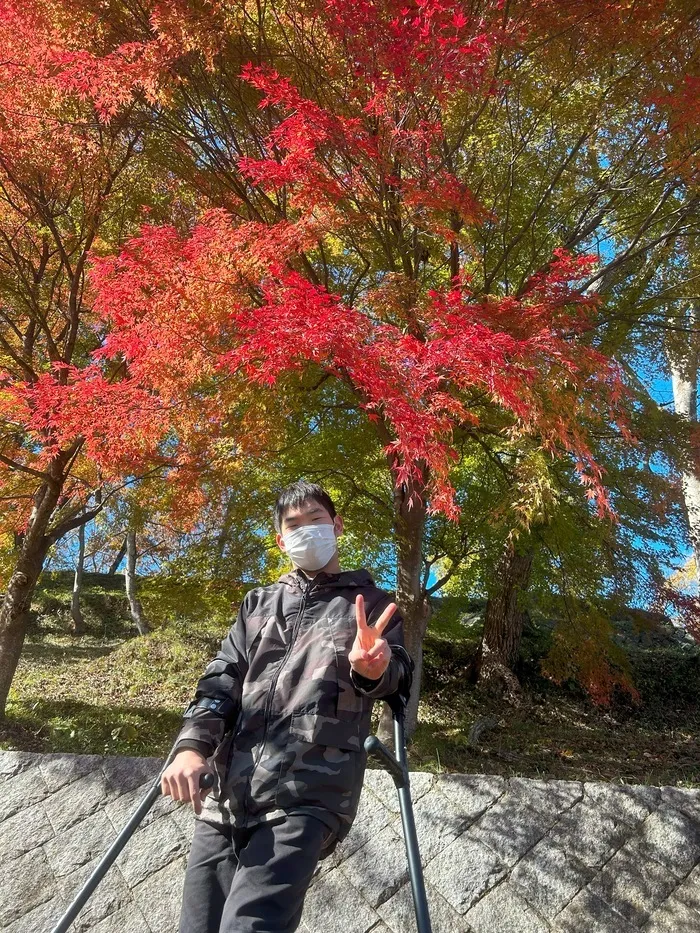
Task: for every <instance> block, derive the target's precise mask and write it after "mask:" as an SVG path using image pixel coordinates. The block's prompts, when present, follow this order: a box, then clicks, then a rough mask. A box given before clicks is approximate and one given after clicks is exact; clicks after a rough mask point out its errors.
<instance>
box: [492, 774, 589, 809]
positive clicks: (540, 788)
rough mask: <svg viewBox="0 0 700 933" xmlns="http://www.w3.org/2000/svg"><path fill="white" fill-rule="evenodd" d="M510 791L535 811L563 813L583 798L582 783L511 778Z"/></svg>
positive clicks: (509, 782)
mask: <svg viewBox="0 0 700 933" xmlns="http://www.w3.org/2000/svg"><path fill="white" fill-rule="evenodd" d="M508 790H509V792H510V793H511V794H513V795H514V796H516V797H517V796H520V797H522V798H523V800H524V801H525V803H526V804H527V805H528V806H530V807H532V808H533V809H534V810H550V811H551V812H554V813H563V811H564V810H568V809H569V808H570V807H573V805H574V804H575V803H578V802H579V800H581V798H582V797H583V784H582V783H581V781H537V780H533V779H531V778H511V779H510V780H509V781H508Z"/></svg>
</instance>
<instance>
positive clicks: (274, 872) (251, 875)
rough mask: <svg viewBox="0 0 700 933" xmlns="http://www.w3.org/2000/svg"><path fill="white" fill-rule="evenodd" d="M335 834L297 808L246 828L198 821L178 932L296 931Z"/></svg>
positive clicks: (278, 932) (245, 932) (186, 873)
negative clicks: (272, 820)
mask: <svg viewBox="0 0 700 933" xmlns="http://www.w3.org/2000/svg"><path fill="white" fill-rule="evenodd" d="M334 835H335V834H334V832H333V831H332V830H330V829H329V828H328V827H327V826H326V825H325V824H324V823H322V822H321V820H317V819H316V818H315V817H313V816H308V815H306V814H300V813H299V814H290V815H288V816H287V817H286V818H285V819H284V820H282V821H280V822H275V823H259V824H258V825H256V826H253V827H249V828H248V829H232V828H231V827H228V826H219V825H216V824H213V823H206V822H205V821H204V820H197V821H196V824H195V830H194V835H193V837H192V848H191V850H190V857H189V860H188V862H187V871H186V872H185V887H184V892H183V900H182V912H181V914H180V933H293V931H294V930H296V929H297V927H298V926H299V923H300V921H301V912H302V908H303V906H304V898H305V896H306V891H307V888H308V886H309V883H310V881H311V878H312V876H313V873H314V869H315V868H316V865H317V863H318V860H319V857H320V855H321V852H322V851H323V849H325V848H326V847H327V846H328V845H329V844H330V842H331V840H332V838H333V837H334Z"/></svg>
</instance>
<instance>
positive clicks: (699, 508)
mask: <svg viewBox="0 0 700 933" xmlns="http://www.w3.org/2000/svg"><path fill="white" fill-rule="evenodd" d="M697 319H698V315H697V313H696V310H695V308H691V309H690V311H689V318H688V325H689V327H691V328H695V327H696V326H697ZM687 340H688V344H687V346H686V347H683V348H682V349H680V350H679V349H678V348H674V349H673V350H669V351H667V359H668V364H669V367H670V369H671V384H672V386H673V405H674V408H675V410H676V414H678V415H680V416H681V417H682V418H685V419H686V420H687V421H689V422H690V423H691V425H694V424H697V420H698V392H697V379H698V351H697V348H696V346H695V344H696V342H697V337H696V335H695V334H694V333H692V332H691V333H690V334H689V335H688V338H687ZM681 481H682V484H683V499H684V502H685V512H686V517H687V520H688V533H689V537H690V541H691V544H692V547H693V554H694V555H695V568H696V573H697V575H698V579H700V477H698V474H697V473H696V472H695V470H694V469H692V467H691V469H689V470H687V471H683V474H682V476H681Z"/></svg>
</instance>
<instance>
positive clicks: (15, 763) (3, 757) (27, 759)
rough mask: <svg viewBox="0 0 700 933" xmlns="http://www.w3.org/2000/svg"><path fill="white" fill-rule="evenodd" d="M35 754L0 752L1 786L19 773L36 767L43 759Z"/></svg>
mask: <svg viewBox="0 0 700 933" xmlns="http://www.w3.org/2000/svg"><path fill="white" fill-rule="evenodd" d="M43 757H44V756H43V755H40V754H38V753H37V752H9V751H8V752H0V777H1V778H2V779H3V786H4V783H5V781H6V780H7V779H8V778H11V777H14V776H15V774H19V772H20V771H26V769H27V768H34V767H36V766H37V765H38V764H39V763H40V762H41V759H42V758H43Z"/></svg>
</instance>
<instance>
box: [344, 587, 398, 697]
mask: <svg viewBox="0 0 700 933" xmlns="http://www.w3.org/2000/svg"><path fill="white" fill-rule="evenodd" d="M395 612H396V603H389V605H388V606H387V607H386V609H385V610H384V612H383V613H382V614H381V616H380V617H379V618H378V619H377V622H376V624H375V625H368V624H367V616H366V615H365V600H364V597H363V596H358V597H357V599H356V600H355V618H356V620H357V635H356V636H355V641H354V642H353V646H352V648H351V649H350V654H349V655H348V660H349V661H350V667H351V668H352V669H353V670H354V671H356V672H357V673H358V674H361V675H362V676H363V677H367V679H368V680H379V678H380V677H381V676H382V674H383V673H384V671H385V670H386V669H387V667H388V666H389V661H391V648H390V647H389V644H388V642H387V641H386V639H385V638H382V634H383V632H384V629H385V628H386V627H387V625H388V624H389V621H390V620H391V617H392V616H393V614H394V613H395Z"/></svg>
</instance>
